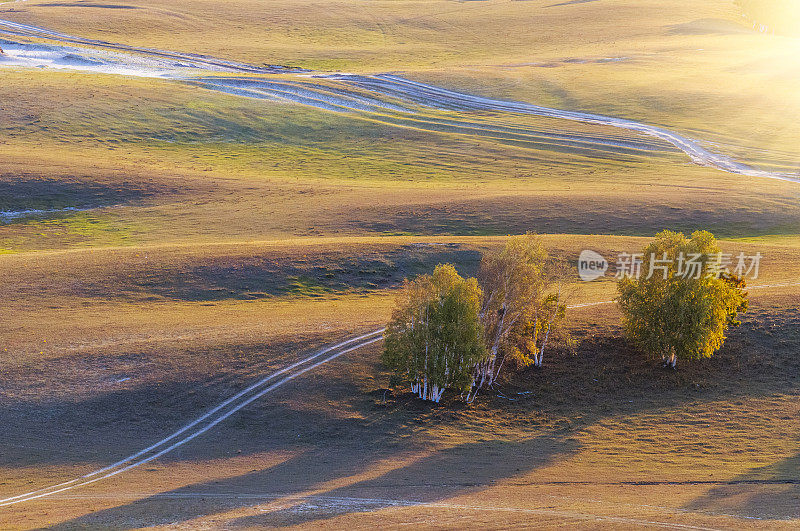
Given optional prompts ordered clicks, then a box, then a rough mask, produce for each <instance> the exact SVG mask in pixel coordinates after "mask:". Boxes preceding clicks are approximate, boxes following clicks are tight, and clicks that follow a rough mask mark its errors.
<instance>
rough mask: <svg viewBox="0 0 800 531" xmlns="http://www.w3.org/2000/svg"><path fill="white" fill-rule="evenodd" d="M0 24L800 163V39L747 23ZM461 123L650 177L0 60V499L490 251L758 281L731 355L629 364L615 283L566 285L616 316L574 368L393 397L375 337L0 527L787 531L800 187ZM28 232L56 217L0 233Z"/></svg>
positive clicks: (757, 162)
mask: <svg viewBox="0 0 800 531" xmlns="http://www.w3.org/2000/svg"><path fill="white" fill-rule="evenodd" d="M0 19H5V20H12V21H14V22H21V23H27V24H34V25H36V26H40V27H44V28H48V29H52V30H55V31H60V32H65V33H68V34H71V35H80V36H81V37H87V38H93V39H101V40H104V41H108V42H115V43H124V44H129V45H133V46H143V47H150V48H159V49H166V50H174V51H182V52H191V53H200V54H207V55H210V56H215V57H220V58H225V59H230V60H236V61H243V62H247V63H250V64H254V65H285V66H292V67H299V68H306V69H311V70H314V71H321V72H328V73H329V72H352V73H362V74H370V73H380V72H395V73H401V74H402V75H404V76H405V77H407V78H410V79H415V80H418V81H422V82H426V83H432V84H436V85H438V86H443V87H448V88H450V89H453V90H460V91H463V92H467V93H470V94H476V95H482V96H485V97H492V98H500V99H505V100H518V101H525V102H531V103H535V104H539V105H545V106H549V107H554V108H560V109H569V110H576V111H584V112H592V113H600V114H604V115H609V116H615V117H620V118H627V119H632V120H639V121H642V122H645V123H648V124H652V125H657V126H660V127H665V128H669V129H671V130H674V131H676V132H680V133H681V134H685V135H688V136H690V137H691V138H694V139H697V140H699V141H700V142H701V143H702V144H703V145H704V146H706V147H708V148H709V149H712V150H717V151H719V152H722V153H725V154H727V155H730V156H731V157H733V158H735V159H736V160H739V161H743V162H746V163H748V164H751V165H753V166H755V167H757V168H762V169H767V170H776V171H777V170H780V171H787V172H796V171H798V167H799V166H798V160H797V145H798V141H800V125H798V124H800V120H798V118H800V97H798V96H797V94H796V83H797V79H798V75H800V63H798V62H797V60H796V56H797V51H798V50H799V49H800V45H798V44H797V39H796V38H792V37H789V36H783V35H772V34H766V33H760V32H756V31H753V30H752V26H751V24H750V23H748V21H747V20H746V19H745V18H744V17H743V15H742V12H741V11H740V10H739V8H738V7H737V6H736V4H735V3H734V2H728V1H722V0H715V1H709V2H691V1H688V0H686V1H684V0H669V1H668V2H667V1H663V0H635V1H634V0H594V1H591V0H590V1H584V2H559V1H557V0H527V1H518V2H501V1H499V0H486V1H466V2H455V1H450V0H434V1H425V2H422V1H414V0H402V1H388V0H378V1H376V2H371V3H369V4H364V3H363V2H356V1H351V0H337V1H336V2H331V3H319V2H307V1H305V0H277V1H275V2H269V3H266V4H265V3H263V2H257V1H255V0H246V1H244V0H233V1H226V2H219V1H217V0H202V1H197V2H191V3H186V2H178V1H175V0H134V1H130V2H129V1H122V0H119V1H115V2H113V3H105V2H104V3H97V2H88V1H80V0H65V1H59V2H45V1H37V0H28V1H25V2H13V3H5V4H0ZM3 38H10V37H8V36H7V35H4V36H3ZM37 42H38V40H37ZM42 42H44V41H42ZM2 46H3V44H2V43H0V47H2ZM264 77H269V76H264ZM274 77H275V78H276V79H288V75H284V74H276V75H275V76H274ZM456 114H457V113H455V112H452V111H444V110H435V111H430V113H429V115H426V116H428V117H429V118H430V116H434V117H436V118H439V119H450V118H453V117H455V116H456ZM467 114H468V116H469V118H470V119H472V120H475V121H481V122H482V123H492V124H505V123H510V122H511V121H512V120H513V122H514V124H517V125H518V126H524V127H526V128H529V129H530V130H532V131H536V132H539V133H548V134H554V135H556V134H558V135H567V134H568V135H583V136H585V137H587V138H589V137H591V138H602V139H615V140H619V141H624V142H645V141H647V142H652V144H653V146H654V149H653V150H652V151H648V152H646V153H645V152H638V151H637V152H633V151H624V150H619V149H612V148H609V149H595V148H592V149H577V148H574V147H565V146H564V145H562V144H559V143H557V142H548V141H544V140H542V141H539V140H537V141H530V142H524V143H521V142H511V141H508V138H502V137H501V136H498V135H467V134H460V133H456V132H452V131H446V130H440V129H437V128H436V127H429V128H423V127H419V126H418V125H413V126H411V125H407V126H402V127H398V126H397V125H396V124H395V125H392V124H391V123H387V120H385V119H382V120H377V119H375V118H374V117H370V116H367V115H358V116H355V115H348V114H344V113H334V112H328V111H325V110H321V109H315V108H311V107H307V106H302V105H296V104H290V103H279V102H269V101H263V100H255V99H248V98H241V97H237V96H235V95H229V94H222V93H219V92H213V91H209V90H204V89H202V88H200V87H198V86H195V85H191V84H188V83H178V82H174V81H172V80H166V79H155V78H143V77H126V76H118V75H116V76H115V75H109V74H98V73H87V72H78V71H72V70H51V69H25V68H9V67H2V66H0V212H2V213H6V215H5V217H0V271H2V278H3V280H2V282H0V300H2V301H3V307H2V308H3V309H2V317H1V318H0V349H2V350H0V397H2V399H1V400H0V402H1V403H2V405H0V425H2V426H3V432H4V435H3V437H2V438H0V448H2V450H1V451H0V498H7V497H9V496H15V495H18V494H21V493H23V492H28V491H32V490H35V489H37V488H41V487H45V486H48V485H51V484H57V483H60V482H62V481H67V480H70V479H72V478H74V477H78V476H80V475H82V474H85V473H87V472H90V471H92V470H95V469H97V468H101V467H103V466H105V465H108V464H109V463H112V462H114V461H116V460H117V459H119V458H122V457H125V456H128V455H130V454H132V453H134V452H137V451H138V450H140V449H142V448H145V447H147V446H148V445H149V444H151V443H153V442H154V441H156V440H158V439H160V438H161V437H163V436H165V435H167V434H169V433H171V432H173V431H174V430H175V429H177V428H179V427H180V426H182V425H184V424H185V423H186V422H188V421H189V420H191V419H193V418H195V417H197V416H198V415H200V414H201V413H203V412H204V411H207V410H209V408H212V407H213V406H215V405H216V404H218V403H219V402H221V401H222V400H224V399H225V398H227V397H228V396H231V395H233V394H234V393H236V392H238V391H239V390H241V389H243V388H246V387H247V386H248V385H250V384H251V383H252V382H253V381H255V380H257V379H258V378H260V377H261V376H262V375H264V374H267V373H269V372H271V371H275V370H279V369H281V368H282V367H285V366H286V365H288V364H290V363H293V362H295V361H296V360H298V359H301V358H302V357H304V356H306V355H307V354H308V353H310V352H313V351H316V350H317V349H320V348H322V347H324V346H326V345H330V344H333V343H335V342H337V341H341V340H344V339H347V338H349V337H352V336H355V335H358V334H361V333H366V332H369V331H372V330H375V329H377V328H380V327H381V326H383V325H384V324H385V323H386V321H387V319H388V317H389V314H390V312H391V309H392V305H393V301H394V295H395V294H396V291H397V288H398V287H399V286H400V285H401V282H402V280H403V279H404V278H406V277H413V276H414V275H417V274H420V273H426V272H430V270H432V269H433V267H434V266H435V265H436V264H437V263H440V262H452V263H454V264H455V265H456V266H457V268H458V269H459V271H461V272H462V273H464V274H474V271H475V268H476V267H477V264H478V261H479V260H480V255H481V252H483V251H485V250H486V249H491V248H496V247H497V246H499V245H501V244H502V242H503V241H504V237H505V236H507V235H509V234H523V233H525V232H528V231H531V232H536V233H539V234H542V235H543V236H542V237H543V239H544V241H545V244H546V246H547V247H548V249H549V250H550V252H551V253H552V254H553V255H554V256H556V257H558V258H559V259H561V260H563V261H565V262H567V263H568V264H570V265H574V262H575V260H576V259H577V255H578V253H579V252H580V251H581V250H583V249H587V248H588V249H594V250H597V251H599V252H601V253H602V254H604V255H605V256H607V257H613V256H615V255H616V254H617V253H619V252H621V251H627V252H633V251H637V250H639V249H641V247H642V246H643V245H644V244H645V242H647V241H648V239H649V238H650V237H652V235H653V234H655V233H656V232H658V231H660V230H662V229H667V228H669V229H673V230H682V231H685V232H691V231H693V230H696V229H707V230H710V231H712V232H714V233H715V234H716V235H717V236H718V237H720V238H721V239H722V240H723V246H724V247H725V249H726V250H727V249H729V250H731V251H732V252H738V251H740V250H741V251H746V252H748V253H754V252H761V253H762V254H763V255H764V256H765V259H764V263H763V264H762V271H761V276H760V278H759V279H758V280H753V281H751V282H750V285H751V286H753V287H754V289H752V290H751V299H752V300H751V311H750V312H748V313H747V314H746V315H745V320H744V323H743V325H742V327H741V328H740V329H738V330H735V331H733V332H732V333H731V335H730V337H729V340H728V342H727V343H726V346H725V347H724V348H723V350H722V351H721V352H720V353H719V355H718V356H717V357H715V358H714V359H711V360H705V361H701V362H696V363H691V364H688V363H687V364H684V365H683V366H682V367H681V368H680V370H678V371H675V372H671V371H665V370H662V369H661V368H660V367H659V366H658V363H657V362H656V361H655V360H652V359H648V358H646V357H644V356H642V355H641V353H637V352H635V351H633V350H632V349H631V348H630V346H628V345H627V344H626V343H625V342H624V341H623V340H622V339H621V335H620V327H619V317H620V316H619V313H618V311H617V309H616V306H615V305H614V304H608V303H607V301H610V300H611V299H612V298H613V297H614V294H615V284H614V282H613V280H612V279H610V278H606V279H604V280H602V281H596V282H591V283H583V282H579V281H578V279H577V277H576V278H575V279H574V280H573V281H572V282H571V290H570V297H571V299H570V304H573V305H578V304H583V303H594V302H597V303H606V304H599V305H597V306H587V307H582V308H576V309H574V310H571V311H570V316H571V324H570V328H571V332H572V334H573V336H574V337H575V339H576V346H575V348H574V350H568V349H560V350H558V351H557V352H555V353H554V354H553V356H552V357H550V358H547V359H545V366H544V368H543V369H542V370H539V371H533V370H530V371H524V372H521V373H519V374H516V375H514V376H513V377H510V378H508V379H506V380H505V381H503V382H502V384H501V386H500V387H499V388H498V389H497V390H496V392H492V393H487V394H486V395H485V396H481V399H480V400H478V401H476V402H475V403H474V404H472V405H470V406H466V405H463V404H461V403H459V402H458V401H456V400H452V399H451V400H445V401H444V402H445V403H443V405H442V406H431V405H428V404H422V403H420V402H418V401H416V400H414V399H413V398H411V395H410V394H409V393H407V392H405V390H404V389H403V388H402V386H396V385H394V384H393V383H392V382H391V381H390V377H389V374H388V372H387V371H386V370H385V368H383V367H382V366H381V365H380V364H379V362H378V359H379V353H380V348H381V347H380V344H379V343H378V344H373V345H371V346H369V347H366V348H363V349H360V350H355V351H353V352H351V353H348V354H347V355H345V356H343V357H341V358H337V359H336V360H335V361H332V362H330V363H327V364H325V365H322V366H320V367H318V368H317V369H315V371H314V372H309V373H307V374H305V375H303V376H301V377H299V378H297V379H296V380H294V381H292V382H291V383H287V384H286V385H285V386H282V387H281V388H280V389H276V390H275V391H274V392H273V393H271V394H269V395H266V396H265V397H264V398H263V399H261V400H259V401H258V402H255V403H253V404H251V405H249V406H248V407H246V408H244V409H242V410H241V411H239V412H238V413H237V414H236V415H235V416H232V417H231V418H229V419H228V420H227V421H226V422H223V423H220V424H219V425H218V426H216V427H215V428H214V429H213V430H212V431H209V432H207V433H205V434H203V435H202V436H199V437H197V438H196V439H194V440H192V441H191V442H190V443H188V444H186V445H184V446H181V447H180V448H178V449H176V450H175V451H173V452H170V453H168V454H166V455H165V456H163V457H161V458H159V459H157V460H154V461H150V462H148V463H147V464H146V465H145V466H141V467H138V468H135V469H133V470H130V471H128V472H125V473H123V474H120V475H118V476H115V477H114V478H111V479H109V480H107V481H102V482H98V483H96V484H92V485H90V486H88V487H85V488H82V489H75V490H70V491H67V492H63V493H58V494H54V495H52V496H49V497H44V498H41V499H35V500H31V501H28V502H25V503H20V504H16V505H11V506H6V507H0V527H3V528H20V529H27V528H42V527H52V528H56V529H74V528H130V527H145V526H156V527H174V526H184V527H212V528H220V527H224V528H231V527H242V528H260V527H265V526H306V527H315V526H320V525H327V526H333V527H337V528H340V527H372V526H377V525H381V526H389V527H399V526H401V525H408V524H412V525H421V526H438V527H448V528H452V527H464V526H467V525H470V526H473V527H509V526H512V525H521V524H523V525H529V526H539V527H547V528H549V527H559V526H565V525H578V526H583V527H591V528H602V527H614V528H628V527H640V526H651V527H676V528H677V527H686V526H695V527H701V528H715V529H716V528H730V529H741V528H750V527H752V528H769V529H773V528H779V527H786V528H791V527H793V526H796V525H797V519H798V518H800V513H798V507H800V488H799V487H798V485H800V476H798V469H799V468H800V467H799V465H800V463H799V462H798V459H800V441H798V437H797V433H798V432H799V431H798V430H800V424H799V423H798V418H800V410H798V404H799V403H800V402H798V397H799V396H800V379H798V377H799V376H800V364H798V360H797V356H796V354H795V353H796V352H797V349H798V346H800V345H798V334H797V328H798V325H799V324H800V323H798V320H799V319H800V313H799V312H798V296H799V295H798V293H799V291H798V290H800V286H798V285H797V282H798V281H800V278H799V277H800V260H798V258H800V185H799V184H798V183H796V182H788V181H780V180H774V179H767V178H759V177H748V176H744V175H738V174H733V173H726V172H723V171H720V170H718V169H715V168H710V167H704V166H700V165H698V164H694V163H692V162H691V160H690V159H689V158H688V157H687V156H686V155H685V154H684V153H682V152H680V151H678V150H677V149H674V147H673V146H670V145H668V144H666V143H663V142H659V141H656V140H654V139H652V138H649V137H644V136H643V135H640V134H637V133H635V132H631V131H624V130H619V129H614V128H610V127H607V126H601V125H593V124H581V123H577V122H572V121H566V120H560V119H556V118H546V117H537V116H512V115H511V113H499V112H488V111H487V112H478V111H472V112H470V113H467ZM28 210H38V211H44V212H40V213H38V214H26V215H16V214H15V215H13V216H11V215H8V214H7V213H20V212H22V211H28ZM759 286H763V287H759ZM451 398H452V397H451Z"/></svg>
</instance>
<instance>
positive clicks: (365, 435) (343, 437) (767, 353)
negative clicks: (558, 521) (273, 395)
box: [55, 310, 800, 529]
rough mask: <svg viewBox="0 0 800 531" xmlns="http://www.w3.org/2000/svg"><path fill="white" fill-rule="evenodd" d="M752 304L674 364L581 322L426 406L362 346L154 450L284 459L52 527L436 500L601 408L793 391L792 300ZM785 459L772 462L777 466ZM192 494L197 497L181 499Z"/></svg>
mask: <svg viewBox="0 0 800 531" xmlns="http://www.w3.org/2000/svg"><path fill="white" fill-rule="evenodd" d="M754 313H755V314H756V315H754V316H751V317H750V318H749V319H748V321H747V322H746V324H745V327H744V330H743V331H742V332H741V333H738V334H733V337H732V338H731V340H730V341H729V343H728V345H727V346H726V347H725V348H724V349H723V350H722V351H721V352H720V354H719V356H718V357H717V358H714V359H712V360H707V361H703V362H698V363H694V364H686V365H685V366H684V367H682V368H681V370H679V371H677V372H672V371H669V370H664V369H661V368H658V367H657V365H656V364H655V363H654V362H653V361H652V360H644V359H642V357H641V356H640V355H638V354H637V353H635V352H632V351H631V350H630V349H629V348H628V347H627V346H626V345H625V344H624V342H622V341H621V340H620V339H618V338H616V337H614V336H613V334H609V333H608V331H607V330H605V331H604V333H603V334H602V335H601V336H600V337H594V336H593V333H594V331H593V330H591V329H588V330H586V331H585V332H584V334H583V336H582V337H580V338H579V339H580V342H581V346H580V348H579V349H578V355H573V354H570V353H568V352H559V353H555V354H554V355H553V356H551V358H550V359H549V360H548V361H547V363H548V366H547V369H545V370H543V371H538V372H535V371H528V372H525V373H523V374H521V375H520V376H519V377H518V378H516V379H515V380H513V381H511V382H507V383H506V384H504V388H503V391H504V393H505V395H506V396H508V397H517V399H516V401H513V402H511V401H508V400H506V399H503V398H499V397H497V396H495V395H494V394H491V395H490V394H487V395H485V396H483V397H481V398H480V399H479V401H478V402H477V403H476V404H474V405H472V406H465V405H463V404H460V403H458V402H451V403H448V404H447V405H446V406H447V407H436V406H431V405H428V404H422V403H420V402H419V401H416V400H414V399H413V398H411V397H409V396H408V395H407V394H402V395H398V397H396V398H395V397H393V396H392V395H391V393H386V395H387V396H388V398H387V399H386V401H385V402H384V398H385V397H384V393H383V392H381V390H379V389H376V388H375V384H374V383H370V382H371V375H372V374H374V371H375V368H374V361H373V360H374V357H375V356H376V355H377V350H378V349H377V348H375V349H372V353H371V354H369V355H367V353H362V354H360V355H359V356H353V357H352V358H349V359H348V361H347V362H346V363H347V364H346V365H344V364H343V362H337V363H336V364H335V365H332V366H327V367H325V368H324V370H322V371H321V372H320V373H318V374H316V375H315V376H314V377H313V379H305V380H304V383H303V384H298V385H295V386H292V387H291V389H288V388H287V391H286V393H287V395H285V396H290V397H291V398H288V399H287V398H283V399H282V400H283V401H282V402H277V401H275V400H270V401H269V402H268V403H267V404H263V405H262V407H261V408H258V409H250V410H248V411H247V412H243V413H244V414H243V415H242V416H241V417H240V418H239V420H238V421H237V422H236V424H235V425H234V426H233V428H234V429H230V428H229V429H227V430H225V431H224V432H220V433H218V434H217V436H216V438H215V439H213V440H211V439H210V438H209V439H208V440H206V444H212V445H213V444H217V445H219V446H218V447H214V446H206V445H200V448H198V447H194V448H185V449H184V450H183V451H182V453H181V454H179V455H174V456H172V457H171V458H170V459H168V460H167V462H170V461H173V460H177V461H181V462H185V461H186V460H189V461H192V460H198V462H199V463H201V462H202V460H203V459H207V458H209V457H213V456H214V455H215V454H214V452H215V451H216V452H219V451H220V448H226V449H227V450H230V449H233V448H238V449H239V450H240V451H242V453H244V454H247V453H255V452H262V451H269V450H283V451H290V452H291V453H292V455H294V457H293V458H291V459H289V460H288V461H285V462H283V463H281V464H278V465H276V466H271V467H270V468H267V469H263V470H256V471H253V472H251V473H247V474H243V475H239V476H236V477H232V478H229V479H222V480H216V481H209V482H204V483H195V484H191V485H188V486H186V487H182V488H179V489H175V490H172V491H169V492H167V493H163V494H159V495H155V496H151V497H148V498H145V499H142V500H139V501H135V502H132V503H129V504H126V505H123V506H120V507H116V508H113V509H108V510H104V511H99V512H96V513H93V514H90V515H87V516H84V517H80V518H77V519H74V520H71V521H69V522H66V523H64V524H60V525H58V526H55V528H56V529H61V528H71V527H83V526H92V525H99V526H105V525H114V523H115V522H116V523H118V522H128V523H130V525H136V523H137V522H138V520H137V518H139V516H138V515H142V514H147V515H148V517H147V518H148V520H147V521H148V523H151V524H159V523H161V524H166V523H174V522H178V521H188V520H191V519H194V518H202V517H206V516H210V515H219V514H221V513H225V512H228V511H233V510H237V509H246V510H252V512H258V513H263V514H255V515H252V514H251V515H248V516H242V517H239V518H238V519H237V520H235V521H234V522H233V525H241V526H245V527H259V526H284V525H293V524H302V523H321V522H322V521H324V520H326V519H328V518H332V517H335V516H339V515H342V514H349V513H359V512H369V511H375V510H378V509H380V508H386V507H397V506H403V505H415V504H424V503H435V502H441V501H442V500H445V499H449V498H452V497H455V496H458V495H461V494H464V493H469V492H477V491H481V490H482V489H485V488H486V487H487V486H489V485H492V484H497V483H500V482H503V481H505V480H508V479H510V478H513V477H515V476H522V475H525V474H528V473H530V472H531V471H533V470H536V469H537V468H540V467H543V466H546V465H548V464H549V463H553V462H556V461H558V460H562V459H565V458H568V456H569V455H571V454H572V453H573V452H576V451H578V450H580V446H579V443H578V442H577V439H576V438H574V436H575V435H577V434H578V433H580V432H581V431H582V430H584V429H585V428H587V427H590V426H592V425H595V424H596V423H597V422H599V421H601V420H603V419H608V418H615V417H617V418H618V417H620V416H628V415H633V414H636V413H640V412H647V411H659V410H660V409H662V408H663V407H664V404H669V406H670V407H672V408H675V407H692V405H693V404H700V403H702V402H711V401H715V400H719V399H723V398H724V399H728V400H730V399H737V398H738V399H742V400H743V401H744V399H747V398H750V397H759V396H769V395H771V394H774V393H796V392H798V388H799V387H800V383H799V382H797V380H796V379H795V378H794V374H796V372H797V370H798V369H799V368H800V366H798V364H799V363H800V362H798V360H797V358H796V356H795V350H796V347H797V338H796V336H795V335H794V331H795V330H796V329H797V326H798V325H800V312H798V311H797V310H786V311H782V312H781V313H780V315H775V314H769V315H766V314H764V312H758V311H756V312H754ZM787 337H789V338H790V341H786V338H787ZM792 338H793V339H792ZM521 390H533V393H530V394H528V393H524V394H520V393H519V391H521ZM300 393H302V394H300ZM426 432H427V435H426ZM436 434H440V435H441V434H445V435H447V436H448V437H446V438H444V439H440V440H439V442H438V443H436V444H434V443H433V442H432V438H431V435H436ZM509 434H512V435H509ZM442 440H444V441H445V442H441V441H442ZM449 440H452V441H453V443H451V444H450V443H447V442H446V441H449ZM215 448H216V450H215ZM216 455H217V456H218V454H216ZM189 456H191V457H189ZM794 463H795V461H793V460H790V461H787V462H786V463H785V464H784V465H781V466H782V467H783V468H786V469H787V470H790V469H791V467H792V466H794ZM790 494H791V492H790V493H789V495H790ZM198 497H201V498H202V503H197V502H192V501H188V500H196V499H197V498H198ZM787 499H788V498H787ZM700 505H702V503H701V504H700ZM256 507H257V508H256ZM117 525H118V524H117Z"/></svg>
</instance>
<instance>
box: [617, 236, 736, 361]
mask: <svg viewBox="0 0 800 531" xmlns="http://www.w3.org/2000/svg"><path fill="white" fill-rule="evenodd" d="M721 256H722V255H721V251H720V249H719V247H718V245H717V243H716V240H715V239H714V236H713V235H712V234H711V233H709V232H706V231H698V232H695V233H694V234H692V237H691V239H687V238H686V237H685V236H684V235H683V234H682V233H676V232H671V231H664V232H661V233H659V234H657V235H656V239H655V240H654V241H653V242H651V243H650V244H649V245H648V246H647V247H646V248H645V249H644V251H643V259H642V266H641V276H640V278H639V279H635V278H631V277H625V278H623V279H621V280H620V282H619V284H618V292H619V299H618V300H619V305H620V308H621V310H622V314H623V325H624V330H625V335H626V337H627V338H628V339H629V340H630V341H631V342H632V343H633V344H635V345H636V346H637V347H638V348H639V349H641V350H643V351H645V352H647V353H651V354H654V355H658V356H661V358H662V359H663V360H664V362H665V364H666V365H669V366H671V367H673V368H674V367H675V365H676V363H677V360H678V358H684V359H700V358H708V357H711V356H713V355H714V353H715V352H716V351H717V350H719V349H720V348H721V347H722V345H723V343H724V340H725V333H726V331H727V329H728V328H729V327H730V326H738V325H739V324H740V323H739V321H738V320H737V316H738V314H739V312H744V311H747V293H746V292H745V291H744V288H745V283H744V281H743V280H742V279H740V278H737V277H735V276H733V275H730V274H728V273H725V272H724V271H722V270H721V268H720V264H721V260H720V259H721ZM690 258H695V259H694V260H693V262H692V264H693V265H692V269H691V270H689V267H690V262H689V259H690ZM652 271H657V272H655V273H654V274H652V275H651V274H650V273H651V272H652ZM648 277H649V278H648Z"/></svg>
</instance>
